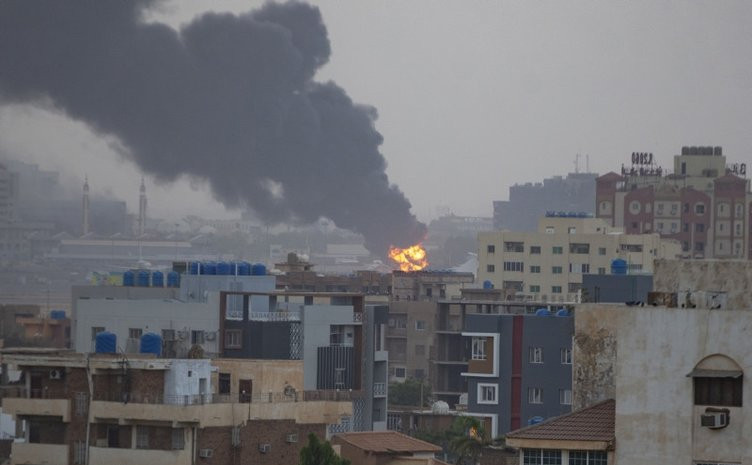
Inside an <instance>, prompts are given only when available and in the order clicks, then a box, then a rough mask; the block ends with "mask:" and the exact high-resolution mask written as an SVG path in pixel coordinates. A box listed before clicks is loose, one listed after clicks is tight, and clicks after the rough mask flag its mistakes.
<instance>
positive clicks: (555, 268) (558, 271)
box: [551, 266, 562, 274]
mask: <svg viewBox="0 0 752 465" xmlns="http://www.w3.org/2000/svg"><path fill="white" fill-rule="evenodd" d="M561 272H562V268H561V267H560V266H553V267H551V273H553V274H561Z"/></svg>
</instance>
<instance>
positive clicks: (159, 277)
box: [151, 271, 164, 287]
mask: <svg viewBox="0 0 752 465" xmlns="http://www.w3.org/2000/svg"><path fill="white" fill-rule="evenodd" d="M151 285H152V286H153V287H164V273H162V272H161V271H155V272H153V273H152V274H151Z"/></svg>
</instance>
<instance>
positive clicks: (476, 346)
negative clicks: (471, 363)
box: [472, 337, 486, 360]
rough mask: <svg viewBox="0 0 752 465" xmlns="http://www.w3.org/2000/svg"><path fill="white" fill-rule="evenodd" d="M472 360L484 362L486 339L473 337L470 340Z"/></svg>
mask: <svg viewBox="0 0 752 465" xmlns="http://www.w3.org/2000/svg"><path fill="white" fill-rule="evenodd" d="M472 349H473V353H472V359H473V360H485V359H486V338H485V337H473V339H472Z"/></svg>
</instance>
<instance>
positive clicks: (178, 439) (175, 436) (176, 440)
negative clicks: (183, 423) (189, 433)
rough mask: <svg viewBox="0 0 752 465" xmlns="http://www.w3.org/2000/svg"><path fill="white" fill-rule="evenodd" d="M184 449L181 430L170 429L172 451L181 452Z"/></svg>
mask: <svg viewBox="0 0 752 465" xmlns="http://www.w3.org/2000/svg"><path fill="white" fill-rule="evenodd" d="M184 448H185V432H184V431H183V428H173V429H172V450H183V449H184Z"/></svg>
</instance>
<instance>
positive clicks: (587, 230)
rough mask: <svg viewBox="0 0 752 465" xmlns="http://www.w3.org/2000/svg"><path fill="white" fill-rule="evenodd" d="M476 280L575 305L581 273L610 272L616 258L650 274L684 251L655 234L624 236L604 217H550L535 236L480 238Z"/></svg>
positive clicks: (513, 293)
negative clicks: (659, 262) (663, 260)
mask: <svg viewBox="0 0 752 465" xmlns="http://www.w3.org/2000/svg"><path fill="white" fill-rule="evenodd" d="M478 244H479V250H478V280H479V281H481V282H486V281H488V282H490V283H491V284H492V285H493V286H494V287H496V288H499V289H503V290H505V292H508V295H509V296H510V298H512V296H521V297H522V298H523V299H530V300H534V301H543V302H547V301H548V302H577V301H578V300H579V298H580V289H581V287H582V275H583V274H588V273H596V274H609V273H610V272H611V263H612V261H613V260H614V259H617V258H618V259H622V260H624V261H625V262H626V264H627V267H628V271H629V272H631V273H634V272H638V273H651V272H652V271H653V260H655V259H657V258H674V257H677V256H678V255H679V254H680V253H681V247H680V245H679V243H678V242H676V241H674V240H670V239H662V238H661V237H660V236H659V235H658V234H657V233H652V234H624V233H623V232H622V230H621V229H620V228H615V227H613V226H610V225H609V224H607V223H606V222H605V221H604V220H603V219H600V218H587V217H574V218H573V217H570V216H569V215H568V214H563V215H559V214H554V213H551V214H548V215H546V216H545V217H543V218H541V219H540V220H539V223H538V231H537V232H534V233H518V232H508V231H495V232H489V233H482V234H479V235H478Z"/></svg>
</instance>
